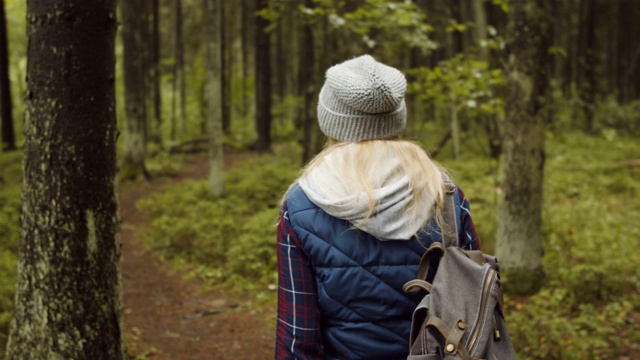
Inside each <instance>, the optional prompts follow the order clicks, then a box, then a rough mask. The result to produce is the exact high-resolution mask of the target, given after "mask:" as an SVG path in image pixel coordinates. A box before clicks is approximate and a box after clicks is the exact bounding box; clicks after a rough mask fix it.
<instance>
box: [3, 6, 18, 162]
mask: <svg viewBox="0 0 640 360" xmlns="http://www.w3.org/2000/svg"><path fill="white" fill-rule="evenodd" d="M8 46H9V44H8V42H7V19H6V16H5V11H4V0H0V117H1V118H2V143H1V144H0V145H2V150H5V151H7V150H15V149H16V134H15V130H14V128H13V115H12V114H11V112H12V109H13V106H12V103H11V86H10V85H11V84H10V83H9V52H8Z"/></svg>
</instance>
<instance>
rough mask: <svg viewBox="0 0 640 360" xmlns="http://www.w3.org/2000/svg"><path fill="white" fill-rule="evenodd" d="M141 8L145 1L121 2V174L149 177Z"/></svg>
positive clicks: (142, 10) (125, 176) (124, 175)
mask: <svg viewBox="0 0 640 360" xmlns="http://www.w3.org/2000/svg"><path fill="white" fill-rule="evenodd" d="M141 5H142V6H141ZM143 12H144V4H143V3H142V2H139V1H123V2H122V17H123V28H122V43H123V46H124V61H123V63H124V92H125V115H126V125H125V128H124V158H123V163H122V170H121V175H122V176H123V177H124V178H134V177H136V176H138V175H140V174H143V175H144V176H145V177H148V173H147V170H146V167H145V163H144V162H145V157H146V146H145V138H144V132H145V124H146V119H145V117H146V111H145V105H146V104H145V94H144V82H145V75H144V74H145V72H144V71H143V68H144V64H143V61H144V55H143V51H144V46H143V45H142V44H141V43H142V38H141V36H140V28H141V27H142V26H144V25H145V23H144V22H143V19H142V18H141V16H140V14H141V13H143Z"/></svg>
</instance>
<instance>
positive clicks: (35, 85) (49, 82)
mask: <svg viewBox="0 0 640 360" xmlns="http://www.w3.org/2000/svg"><path fill="white" fill-rule="evenodd" d="M115 14H116V7H115V0H92V1H86V0H55V1H54V0H29V1H28V2H27V19H28V29H27V31H28V38H29V43H28V50H27V51H28V56H27V58H28V61H27V86H28V89H27V92H26V99H25V106H26V108H25V131H24V133H25V145H24V167H23V170H24V180H23V188H22V200H23V204H22V215H21V225H20V226H21V234H22V242H21V245H20V252H19V265H18V281H17V288H16V291H17V292H16V297H15V300H16V301H15V309H14V314H13V321H12V324H11V332H10V335H9V342H8V344H7V353H6V358H7V359H9V360H24V359H61V360H62V359H92V360H93V359H110V360H112V359H124V351H123V344H122V324H121V312H122V301H121V291H120V278H119V271H120V269H119V259H120V240H119V238H118V228H119V225H118V224H119V218H118V203H117V199H116V192H115V176H116V146H115V144H116V137H117V130H116V115H115V75H114V71H115V49H114V40H115V34H116V18H115Z"/></svg>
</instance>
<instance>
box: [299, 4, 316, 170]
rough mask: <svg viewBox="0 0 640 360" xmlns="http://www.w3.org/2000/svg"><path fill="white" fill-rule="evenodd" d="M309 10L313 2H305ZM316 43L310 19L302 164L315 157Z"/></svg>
mask: <svg viewBox="0 0 640 360" xmlns="http://www.w3.org/2000/svg"><path fill="white" fill-rule="evenodd" d="M305 6H306V7H307V8H310V9H311V8H313V1H312V0H305ZM314 46H315V45H314V42H313V31H312V29H311V24H310V23H309V21H308V19H307V21H305V22H304V23H303V26H302V44H301V47H302V56H301V57H300V66H299V67H300V74H299V75H300V80H299V83H300V88H301V89H302V91H303V93H302V96H303V99H304V104H303V106H302V111H301V113H302V121H301V124H302V149H303V150H302V164H306V163H307V162H308V161H309V160H311V157H312V156H313V150H314V149H313V142H314V141H313V130H314V128H315V121H314V120H315V117H314V116H313V114H314V113H315V110H316V109H315V107H314V106H313V96H314V93H315V91H314V88H315V86H314V81H313V80H314V73H315V70H314V59H315V55H314V51H313V49H314Z"/></svg>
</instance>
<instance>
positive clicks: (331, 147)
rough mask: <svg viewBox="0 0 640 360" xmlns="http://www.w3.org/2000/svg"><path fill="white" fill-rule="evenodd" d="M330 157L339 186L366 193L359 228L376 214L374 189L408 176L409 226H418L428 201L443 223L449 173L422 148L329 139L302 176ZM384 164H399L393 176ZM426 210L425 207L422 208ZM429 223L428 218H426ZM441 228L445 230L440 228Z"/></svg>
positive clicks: (399, 143) (387, 141) (397, 142)
mask: <svg viewBox="0 0 640 360" xmlns="http://www.w3.org/2000/svg"><path fill="white" fill-rule="evenodd" d="M328 155H331V156H332V158H333V159H336V160H335V166H333V167H332V171H335V176H336V178H338V179H340V186H342V187H344V188H345V189H346V191H347V192H348V193H349V194H361V193H365V194H366V195H367V199H368V206H367V215H366V216H365V218H364V219H363V220H362V221H361V222H359V223H357V224H354V226H355V227H360V226H361V225H363V224H366V223H367V221H368V220H369V218H370V217H371V216H372V215H373V212H374V209H375V207H376V205H377V204H376V199H375V198H374V193H373V192H374V190H375V188H376V186H379V185H380V184H381V183H382V182H383V181H384V180H385V178H387V177H389V176H397V177H402V176H407V177H408V179H409V186H410V188H411V191H412V195H413V199H412V200H411V202H410V204H409V208H408V213H407V219H408V222H409V224H410V225H414V224H416V222H417V221H418V219H423V218H424V214H422V216H418V215H419V214H418V211H420V209H421V206H418V204H424V203H426V202H428V201H433V199H435V205H436V206H435V210H436V211H435V212H432V213H431V214H432V216H435V219H436V222H437V224H438V225H440V224H442V223H443V220H442V216H443V206H442V205H443V199H444V194H445V187H444V178H443V175H446V174H447V172H446V170H445V169H444V168H443V167H442V166H440V165H439V164H438V163H436V162H435V161H433V160H431V158H430V157H429V155H427V153H426V152H425V151H424V150H423V149H422V147H420V145H418V144H416V143H414V142H411V141H406V140H399V139H385V140H366V141H359V142H338V141H336V140H333V139H329V141H328V142H327V145H326V146H325V148H324V149H323V150H322V151H321V152H320V153H319V154H318V155H316V156H315V158H313V159H312V160H311V161H310V162H309V163H308V164H307V165H306V166H305V167H304V168H303V169H302V171H301V173H300V177H301V178H302V177H305V176H306V175H308V174H309V173H310V172H311V171H313V170H314V169H316V168H317V167H318V166H319V165H320V164H322V163H323V161H324V159H325V158H326V157H327V156H328ZM384 161H395V162H399V164H400V166H396V167H395V168H394V169H393V171H394V173H391V174H390V173H388V171H387V172H385V171H383V170H381V168H383V167H382V166H381V163H382V162H384ZM422 208H423V207H422ZM427 220H428V219H427ZM427 223H428V221H426V222H425V223H424V224H418V225H420V227H421V229H422V228H424V226H425V225H427ZM441 228H442V227H441Z"/></svg>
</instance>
